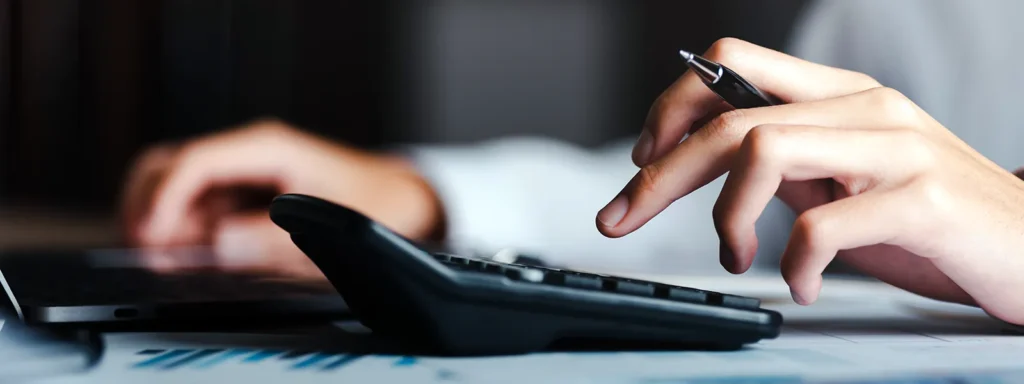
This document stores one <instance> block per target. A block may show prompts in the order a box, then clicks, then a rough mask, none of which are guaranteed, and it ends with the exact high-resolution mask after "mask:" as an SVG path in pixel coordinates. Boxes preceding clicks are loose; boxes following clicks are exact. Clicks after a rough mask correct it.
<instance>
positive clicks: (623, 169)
mask: <svg viewBox="0 0 1024 384" xmlns="http://www.w3.org/2000/svg"><path fill="white" fill-rule="evenodd" d="M632 146H633V142H632V141H622V142H617V143H614V144H612V145H610V146H608V147H605V148H599V149H594V150H587V149H583V148H580V147H577V146H573V145H571V144H567V143H563V142H559V141H553V140H546V139H540V138H521V137H519V138H506V139H500V140H493V141H490V142H486V143H481V144H478V145H474V146H434V147H429V146H428V147H419V148H416V149H414V151H413V158H414V159H415V162H416V163H417V164H418V165H419V167H420V170H421V171H422V172H423V174H424V176H425V177H426V178H427V179H428V180H430V182H431V183H433V185H434V187H435V189H436V190H437V192H438V194H439V196H440V197H441V200H442V201H443V203H444V204H445V210H446V213H447V215H448V221H449V241H450V242H451V245H452V246H453V247H455V248H457V249H472V250H477V251H480V252H493V251H496V250H499V249H501V248H505V247H512V248H515V249H516V250H518V251H520V252H523V253H530V254H534V255H537V256H539V257H541V258H543V259H545V260H547V261H549V262H552V263H557V264H561V265H571V266H574V267H595V268H614V269H616V270H620V271H623V270H624V271H637V272H650V271H655V270H657V271H677V272H678V271H693V270H694V269H700V270H702V271H722V268H721V267H720V265H719V263H718V247H719V242H718V236H717V235H716V233H715V230H714V224H713V221H712V218H711V208H712V207H713V205H714V202H715V200H716V199H717V197H718V192H719V191H720V190H721V185H722V182H723V181H724V177H723V178H720V179H719V180H716V181H715V182H713V183H711V184H710V185H709V186H707V187H705V188H702V189H700V190H698V191H696V192H695V193H693V194H691V195H690V196H687V197H685V198H683V199H681V200H679V201H677V202H676V203H675V204H673V205H672V206H671V207H669V208H668V209H667V210H666V211H665V212H663V213H662V214H661V215H659V216H658V217H656V218H654V219H653V220H651V221H650V222H649V223H648V224H647V225H646V226H644V227H643V228H641V229H640V230H638V231H636V232H635V233H633V234H630V235H628V236H626V237H623V238H619V239H609V238H606V237H604V236H603V235H601V234H600V233H599V232H598V231H597V227H596V224H595V218H596V215H597V212H598V211H599V210H600V209H601V208H602V207H603V206H604V205H605V204H607V203H608V202H609V201H610V200H611V199H612V198H613V197H615V195H616V194H617V193H618V192H619V191H620V190H621V189H622V187H623V186H625V184H626V183H627V182H628V181H629V180H630V179H631V178H632V177H633V175H634V174H635V173H636V172H637V170H638V169H637V167H636V166H634V165H633V163H632V161H631V159H630V153H631V151H632ZM779 208H780V207H779V206H776V205H773V207H772V208H770V209H769V210H768V212H767V214H768V215H769V216H770V217H771V218H770V219H768V220H766V222H768V223H769V225H767V226H766V228H765V229H764V231H763V232H764V235H766V236H771V237H774V238H778V237H779V236H780V235H783V236H784V233H780V228H782V227H780V226H775V225H770V223H771V222H773V221H776V220H773V218H777V217H779V216H780V213H781V214H782V215H783V216H784V215H785V213H786V211H785V208H784V207H781V208H782V209H781V210H780V209H779ZM780 211H781V212H780ZM782 232H785V230H783V231H782ZM764 249H767V250H769V252H781V249H780V245H779V244H778V243H777V242H773V241H765V244H764ZM723 273H724V272H723Z"/></svg>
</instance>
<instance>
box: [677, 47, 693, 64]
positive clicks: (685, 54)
mask: <svg viewBox="0 0 1024 384" xmlns="http://www.w3.org/2000/svg"><path fill="white" fill-rule="evenodd" d="M679 56H682V58H683V60H686V61H690V60H691V59H693V54H692V53H690V52H686V51H684V50H682V49H680V50H679Z"/></svg>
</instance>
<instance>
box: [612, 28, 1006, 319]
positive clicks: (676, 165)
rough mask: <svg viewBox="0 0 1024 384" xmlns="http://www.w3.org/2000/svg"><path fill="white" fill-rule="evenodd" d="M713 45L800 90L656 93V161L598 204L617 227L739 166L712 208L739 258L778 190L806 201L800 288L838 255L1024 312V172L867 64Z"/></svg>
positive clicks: (989, 306)
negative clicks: (730, 103) (751, 105)
mask: <svg viewBox="0 0 1024 384" xmlns="http://www.w3.org/2000/svg"><path fill="white" fill-rule="evenodd" d="M706 55H707V57H709V58H710V59H712V60H716V61H719V62H721V63H723V64H724V65H726V66H729V67H731V68H732V69H734V70H736V71H737V72H738V73H740V74H741V75H743V76H745V77H747V78H748V79H749V80H751V81H752V82H753V83H755V84H758V85H759V86H760V87H762V88H763V89H764V90H765V91H766V92H770V93H772V94H774V95H776V96H778V97H779V98H781V99H783V100H784V101H785V102H786V103H787V104H785V105H780V106H772V107H766V108H756V109H748V110H734V111H726V108H725V106H724V104H723V102H722V101H720V99H719V98H718V97H717V96H716V95H715V94H713V93H712V92H711V91H710V90H708V89H707V87H706V86H704V85H703V84H702V83H701V82H700V80H699V79H698V78H697V77H696V76H695V75H694V74H693V73H692V72H688V73H686V74H684V75H683V76H682V77H681V78H680V79H679V80H678V81H677V82H676V83H675V84H673V85H672V86H671V87H670V88H669V89H668V90H666V91H665V92H664V93H663V94H662V95H661V97H659V99H658V100H657V102H656V103H655V104H654V106H653V107H652V108H651V111H650V115H649V117H648V119H647V124H646V127H645V129H644V132H643V134H642V135H641V137H642V138H641V139H640V140H639V141H638V143H637V147H636V150H635V152H634V161H635V162H636V163H637V165H638V166H640V167H641V169H640V171H639V173H638V174H637V175H636V176H635V177H634V178H633V180H632V181H630V182H629V183H628V185H627V186H626V187H625V188H624V189H623V191H622V193H621V195H619V196H618V197H616V198H615V199H613V201H612V202H611V203H610V204H609V205H608V206H607V207H606V208H604V209H603V210H602V211H601V212H600V213H599V214H598V223H597V224H598V228H599V230H600V231H601V232H602V233H603V234H605V235H606V236H609V237H619V236H624V235H626V234H628V233H630V232H632V231H634V230H636V229H637V228H639V227H641V226H642V225H644V224H645V223H646V222H647V221H648V220H650V219H651V218H652V217H653V216H655V215H657V214H658V213H660V212H661V211H662V210H663V209H665V208H666V207H667V206H668V205H669V204H671V203H672V202H673V201H674V200H676V199H679V198H682V197H683V196H686V195H687V194H689V193H690V192H692V191H694V190H696V189H697V188H700V187H702V186H704V185H706V184H707V183H709V182H711V181H712V180H714V179H716V178H718V177H720V176H721V175H723V174H725V173H726V172H728V177H727V179H726V182H725V185H724V187H723V190H722V192H721V194H720V196H719V199H718V201H717V202H716V204H715V206H714V209H713V216H714V222H715V227H716V229H717V231H718V234H719V238H720V239H721V242H722V246H721V255H720V259H721V262H722V264H723V266H724V267H725V268H726V269H728V270H729V271H731V272H733V273H742V272H744V271H746V270H747V269H748V268H749V267H750V265H751V262H752V259H753V257H754V255H755V253H756V250H757V243H758V241H757V236H756V234H755V233H754V228H755V227H754V224H755V222H756V221H757V219H758V217H759V216H760V215H761V212H762V210H763V209H764V208H765V206H766V205H767V204H768V202H769V201H770V200H771V199H772V198H773V196H776V197H778V198H780V199H781V200H782V201H784V202H785V203H786V204H787V205H788V206H789V207H791V208H792V209H794V211H795V212H796V213H798V214H799V216H798V218H797V220H796V222H795V224H794V227H793V232H792V235H791V238H790V240H789V244H788V245H787V248H786V250H785V253H784V254H783V256H782V261H781V263H782V265H781V270H782V274H783V277H784V278H785V280H786V282H787V284H788V285H789V286H790V288H791V290H792V292H793V297H794V300H795V301H796V302H798V303H801V304H809V303H812V302H814V301H815V299H816V298H817V295H818V292H819V289H820V287H821V274H822V271H823V270H824V269H825V267H826V266H827V265H828V264H829V263H830V262H831V261H832V260H833V258H834V257H836V256H837V255H838V257H839V258H840V259H841V260H842V261H844V262H846V263H848V264H850V265H852V266H854V267H855V268H859V269H860V270H862V271H864V272H866V273H868V274H871V275H874V276H875V277H877V278H879V279H880V280H882V281H885V282H888V283H890V284H893V285H895V286H898V287H901V288H903V289H906V290H909V291H912V292H915V293H918V294H921V295H923V296H927V297H931V298H935V299H939V300H945V301H953V302H959V303H964V304H976V305H979V306H981V307H982V308H984V309H985V310H986V311H988V312H989V313H990V314H992V315H993V316H995V317H998V318H1001V319H1003V320H1006V321H1010V322H1014V323H1018V324H1024V296H1021V295H1020V294H1019V292H1024V279H1022V278H1020V276H1021V275H1024V236H1022V233H1024V182H1022V181H1021V180H1020V179H1018V178H1017V177H1015V176H1014V175H1013V174H1011V173H1010V172H1008V171H1006V170H1003V169H1001V168H1000V167H998V166H997V165H996V164H994V163H993V162H991V161H989V160H988V159H986V158H985V157H983V156H982V155H980V154H979V153H977V152H976V151H974V150H973V149H971V148H970V147H968V146H967V145H966V144H965V143H964V142H962V141H961V140H959V139H958V138H957V137H955V136H954V135H953V134H952V133H951V132H950V131H948V130H947V129H946V128H944V127H943V126H942V125H941V124H939V123H938V122H937V121H935V120H934V119H932V118H931V117H930V116H929V115H928V114H927V113H925V112H924V111H923V110H921V109H920V108H919V107H918V106H916V105H915V104H914V103H913V102H911V101H910V100H908V99H907V98H905V97H904V96H903V95H901V94H900V93H899V92H897V91H894V90H892V89H889V88H885V87H882V86H881V85H880V84H878V83H877V82H876V81H875V80H873V79H872V78H870V77H868V76H866V75H863V74H860V73H855V72H850V71H845V70H841V69H836V68H830V67H826V66H821V65H816V64H812V63H809V62H806V61H802V60H799V59H796V58H793V57H790V56H787V55H784V54H781V53H778V52H775V51H771V50H768V49H764V48H761V47H757V46H754V45H752V44H748V43H745V42H742V41H738V40H734V39H725V40H721V41H719V42H717V43H716V44H715V45H714V46H713V47H712V48H711V49H710V50H709V51H708V52H707V53H706ZM723 111H725V112H724V113H723ZM704 122H706V123H704ZM979 128H983V127H979ZM685 135H689V136H688V137H686V139H685V140H683V138H684V136H685ZM681 140H682V142H680V141H681Z"/></svg>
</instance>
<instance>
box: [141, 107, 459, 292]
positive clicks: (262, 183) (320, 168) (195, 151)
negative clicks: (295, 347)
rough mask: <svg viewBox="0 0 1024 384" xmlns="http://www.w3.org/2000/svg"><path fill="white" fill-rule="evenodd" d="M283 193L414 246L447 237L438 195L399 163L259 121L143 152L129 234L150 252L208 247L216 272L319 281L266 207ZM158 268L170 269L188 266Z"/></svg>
mask: <svg viewBox="0 0 1024 384" xmlns="http://www.w3.org/2000/svg"><path fill="white" fill-rule="evenodd" d="M260 192H263V193H260ZM282 193H302V194H308V195H313V196H317V197H321V198H324V199H327V200H331V201H333V202H336V203H339V204H343V205H346V206H348V207H351V208H353V209H356V210H359V211H361V212H362V213H363V214H365V215H367V216H369V217H371V218H373V219H375V220H377V221H379V222H381V223H382V224H384V225H385V226H388V227H389V228H391V229H393V230H395V231H396V232H398V233H399V234H401V235H403V236H406V237H408V238H410V239H414V240H420V241H429V240H435V239H436V238H437V237H438V236H440V235H441V231H442V228H443V225H442V224H443V221H444V219H443V213H442V210H441V207H440V205H439V204H438V202H437V199H436V196H435V195H434V192H433V189H432V188H431V187H430V186H429V185H428V184H427V183H426V182H425V181H424V180H423V179H422V178H421V177H420V176H419V175H418V174H417V173H416V172H415V170H414V169H413V168H412V167H411V166H410V165H409V164H407V163H406V162H405V161H403V160H402V159H400V158H396V157H389V156H384V155H377V154H371V153H366V152H362V151H359V150H356V149H353V148H349V147H345V146H342V145H338V144H335V143H332V142H330V141H328V140H325V139H322V138H319V137H316V136H313V135H311V134H308V133H304V132H301V131H299V130H296V129H294V128H291V127H289V126H287V125H285V124H284V123H281V122H277V121H258V122H255V123H253V124H249V125H248V126H245V127H241V128H238V129H233V130H229V131H226V132H221V133H217V134H214V135H211V136H207V137H201V138H198V139H195V140H192V141H190V142H187V143H184V144H181V145H166V146H161V147H157V148H154V149H151V150H149V151H148V152H146V153H145V154H144V155H143V156H142V157H141V159H140V160H139V161H138V162H137V163H136V165H135V167H134V169H133V170H132V172H131V173H130V176H129V178H128V180H127V183H126V185H125V192H124V198H123V201H122V204H123V220H124V223H125V229H126V232H127V233H126V235H127V237H128V240H129V242H130V243H132V244H134V245H138V246H144V247H147V248H154V249H160V248H165V247H172V246H190V245H212V246H213V247H214V248H215V251H216V252H215V254H216V255H217V260H214V261H213V262H214V264H215V267H220V268H235V267H237V268H243V269H252V268H253V267H256V268H258V269H269V270H273V271H276V272H282V273H286V274H292V275H300V276H307V277H317V278H322V274H320V273H319V270H318V269H317V268H316V267H315V266H314V265H313V264H312V263H311V262H310V261H309V260H308V259H307V258H306V257H305V255H303V254H302V253H301V251H299V250H298V248H297V247H295V246H294V244H292V242H291V240H290V237H289V236H288V234H287V233H286V232H285V231H283V230H282V229H280V228H279V227H277V226H276V225H274V223H273V222H271V221H270V218H269V216H268V212H267V205H268V204H269V203H270V199H272V198H273V196H276V195H278V194H282ZM155 254H158V253H155ZM154 260H157V261H159V262H161V264H157V265H155V267H157V268H162V269H165V270H173V269H174V268H175V267H176V266H181V265H184V264H187V263H186V262H185V261H183V260H174V259H160V258H154Z"/></svg>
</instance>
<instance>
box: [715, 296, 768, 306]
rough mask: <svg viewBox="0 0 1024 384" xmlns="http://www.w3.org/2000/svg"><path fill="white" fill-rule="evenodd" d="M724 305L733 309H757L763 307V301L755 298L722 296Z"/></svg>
mask: <svg viewBox="0 0 1024 384" xmlns="http://www.w3.org/2000/svg"><path fill="white" fill-rule="evenodd" d="M722 305H723V306H726V307H733V308H744V309H757V308H760V307H761V300H760V299H757V298H753V297H740V296H735V295H722Z"/></svg>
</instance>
